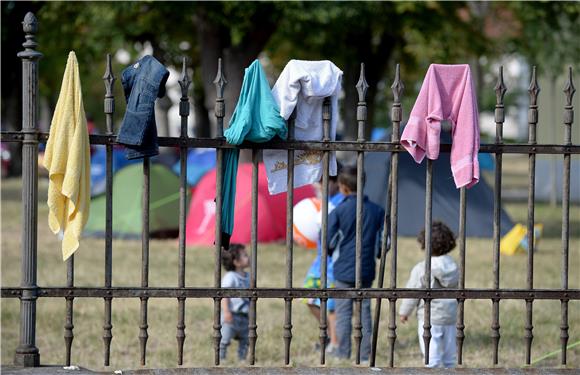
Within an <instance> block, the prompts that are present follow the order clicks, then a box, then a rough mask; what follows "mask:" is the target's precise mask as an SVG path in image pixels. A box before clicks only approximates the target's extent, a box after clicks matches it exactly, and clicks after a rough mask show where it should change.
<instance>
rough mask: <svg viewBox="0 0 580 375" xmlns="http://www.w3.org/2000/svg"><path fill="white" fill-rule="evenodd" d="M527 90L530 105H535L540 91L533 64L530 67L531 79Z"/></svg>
mask: <svg viewBox="0 0 580 375" xmlns="http://www.w3.org/2000/svg"><path fill="white" fill-rule="evenodd" d="M528 92H529V93H530V105H537V103H538V94H539V93H540V85H538V79H537V78H536V67H535V66H534V67H533V68H532V80H531V82H530V87H529V88H528Z"/></svg>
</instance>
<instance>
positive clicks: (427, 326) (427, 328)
mask: <svg viewBox="0 0 580 375" xmlns="http://www.w3.org/2000/svg"><path fill="white" fill-rule="evenodd" d="M425 184H426V194H425V278H424V281H425V289H426V295H427V297H426V298H425V306H424V308H425V314H424V319H425V321H424V322H423V341H424V343H425V365H428V364H429V344H430V341H431V297H430V296H429V295H430V292H429V291H430V290H431V226H432V216H433V210H432V203H433V160H431V159H427V177H426V182H425Z"/></svg>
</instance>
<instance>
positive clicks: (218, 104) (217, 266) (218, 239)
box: [213, 58, 228, 366]
mask: <svg viewBox="0 0 580 375" xmlns="http://www.w3.org/2000/svg"><path fill="white" fill-rule="evenodd" d="M213 83H214V84H215V87H216V99H215V117H216V122H217V138H223V136H224V116H225V111H226V105H225V102H224V88H225V86H226V84H227V83H228V81H227V80H226V77H225V76H224V73H223V70H222V59H221V58H220V59H218V69H217V74H216V77H215V79H214V81H213ZM223 159H224V150H223V149H222V148H217V149H216V184H215V186H216V188H215V262H214V287H216V288H220V287H221V267H222V258H221V249H222V202H223V199H222V191H223V165H222V163H223ZM221 301H222V299H221V297H215V298H214V299H213V347H214V364H215V365H216V366H217V365H219V364H220V341H221V339H222V334H221V328H222V324H221Z"/></svg>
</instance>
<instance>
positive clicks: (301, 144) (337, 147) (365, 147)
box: [0, 103, 580, 155]
mask: <svg viewBox="0 0 580 375" xmlns="http://www.w3.org/2000/svg"><path fill="white" fill-rule="evenodd" d="M222 104H223V103H222ZM30 137H32V138H33V139H36V140H38V142H39V143H46V141H47V140H48V133H40V132H39V133H35V134H31V135H30ZM89 138H90V142H91V144H94V145H117V144H118V143H117V141H116V139H117V136H116V135H99V134H91V135H90V137H89ZM0 140H1V141H2V142H23V141H24V135H23V134H22V133H21V132H14V131H2V132H0ZM158 143H159V146H161V147H180V146H186V147H188V148H204V147H205V148H217V149H218V150H220V149H227V148H239V149H274V150H314V151H325V150H328V151H365V152H395V153H397V152H407V151H406V150H405V149H404V148H403V147H402V146H401V144H400V143H399V142H370V141H368V142H364V143H360V142H357V141H332V142H330V141H328V142H324V141H280V140H272V141H269V142H264V143H251V142H244V143H242V144H241V145H238V146H236V145H231V144H229V143H227V142H226V140H225V139H223V138H220V137H217V138H188V139H187V140H185V139H180V138H179V137H159V138H158ZM439 150H440V152H441V153H449V152H451V144H447V143H443V144H441V146H440V148H439ZM479 152H480V153H483V154H490V153H498V152H500V153H502V154H536V155H537V154H556V155H561V154H565V153H568V154H572V155H578V154H580V145H576V144H570V145H561V144H549V143H543V144H535V145H529V144H527V143H509V144H481V145H480V147H479Z"/></svg>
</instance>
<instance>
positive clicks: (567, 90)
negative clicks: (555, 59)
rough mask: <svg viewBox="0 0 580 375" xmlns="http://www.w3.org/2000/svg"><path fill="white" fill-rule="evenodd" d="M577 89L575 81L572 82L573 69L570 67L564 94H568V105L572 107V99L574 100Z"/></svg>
mask: <svg viewBox="0 0 580 375" xmlns="http://www.w3.org/2000/svg"><path fill="white" fill-rule="evenodd" d="M575 92H576V88H575V87H574V81H573V80H572V67H571V66H569V67H568V80H567V81H566V86H565V87H564V94H566V105H567V106H571V105H572V98H574V93H575Z"/></svg>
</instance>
